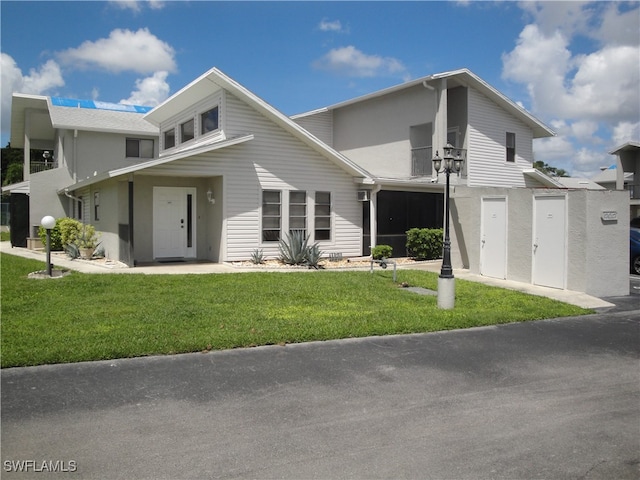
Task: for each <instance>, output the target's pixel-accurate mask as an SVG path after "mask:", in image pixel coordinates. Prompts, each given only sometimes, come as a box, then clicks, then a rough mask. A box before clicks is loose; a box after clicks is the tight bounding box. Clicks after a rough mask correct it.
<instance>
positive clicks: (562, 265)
mask: <svg viewBox="0 0 640 480" xmlns="http://www.w3.org/2000/svg"><path fill="white" fill-rule="evenodd" d="M566 203H567V199H566V197H565V196H539V197H535V200H534V217H535V218H534V232H533V283H534V284H535V285H541V286H545V287H554V288H564V287H565V276H566V253H567V242H566V238H567V237H566V235H567V233H566V229H567V226H566V210H567V207H566Z"/></svg>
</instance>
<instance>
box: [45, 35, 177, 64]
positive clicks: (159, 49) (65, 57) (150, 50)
mask: <svg viewBox="0 0 640 480" xmlns="http://www.w3.org/2000/svg"><path fill="white" fill-rule="evenodd" d="M124 52H126V53H124ZM174 56H175V51H174V49H173V48H172V47H171V46H170V45H169V44H168V43H166V42H163V41H162V40H160V39H159V38H158V37H156V36H155V35H153V34H152V33H151V32H149V30H148V29H146V28H141V29H140V30H138V31H136V32H132V31H131V30H122V29H116V30H113V31H112V32H111V33H110V34H109V38H101V39H99V40H96V41H95V42H91V41H86V42H84V43H82V45H80V46H79V47H78V48H70V49H68V50H65V51H63V52H59V53H58V57H59V58H60V60H61V61H62V62H63V63H65V64H67V65H70V66H74V67H76V68H100V69H104V70H107V71H109V72H113V73H119V72H122V71H133V72H137V73H142V74H148V73H153V72H157V71H161V70H165V71H169V72H172V71H175V68H176V64H175V60H174Z"/></svg>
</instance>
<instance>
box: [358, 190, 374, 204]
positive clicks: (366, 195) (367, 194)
mask: <svg viewBox="0 0 640 480" xmlns="http://www.w3.org/2000/svg"><path fill="white" fill-rule="evenodd" d="M369 200H371V191H370V190H358V201H359V202H368V201H369Z"/></svg>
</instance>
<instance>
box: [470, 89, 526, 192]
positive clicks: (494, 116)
mask: <svg viewBox="0 0 640 480" xmlns="http://www.w3.org/2000/svg"><path fill="white" fill-rule="evenodd" d="M507 132H512V133H515V139H516V145H515V151H516V155H515V162H507V161H506V157H505V148H506V146H505V139H506V133H507ZM532 142H533V139H532V133H531V130H530V129H529V128H528V127H527V126H526V125H525V124H524V123H522V122H520V121H519V120H518V119H516V118H515V117H513V116H511V115H509V114H508V113H507V112H505V111H504V110H503V109H501V108H500V107H498V106H497V105H496V104H495V103H493V102H492V101H491V100H489V99H488V98H487V97H485V96H484V95H482V94H481V93H479V92H478V91H476V90H474V89H471V88H470V89H469V133H468V145H467V161H466V169H467V182H468V183H467V184H468V185H469V186H470V187H480V186H503V187H525V186H526V185H525V178H524V175H523V173H522V170H523V169H526V168H531V165H532V163H533V152H532Z"/></svg>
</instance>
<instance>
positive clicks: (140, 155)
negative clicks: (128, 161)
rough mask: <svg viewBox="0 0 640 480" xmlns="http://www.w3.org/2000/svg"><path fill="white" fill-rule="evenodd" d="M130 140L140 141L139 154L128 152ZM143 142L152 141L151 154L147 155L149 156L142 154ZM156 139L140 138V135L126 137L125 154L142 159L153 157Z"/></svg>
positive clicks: (128, 156) (127, 156)
mask: <svg viewBox="0 0 640 480" xmlns="http://www.w3.org/2000/svg"><path fill="white" fill-rule="evenodd" d="M129 142H137V143H138V155H129V154H128V153H129V152H128V151H127V150H128V149H127V143H129ZM142 142H151V156H150V157H147V156H142V153H141V152H142V148H141V144H142ZM155 146H156V145H155V140H154V139H153V138H138V137H126V139H125V146H124V154H125V158H142V159H151V158H153V157H154V151H155Z"/></svg>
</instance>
